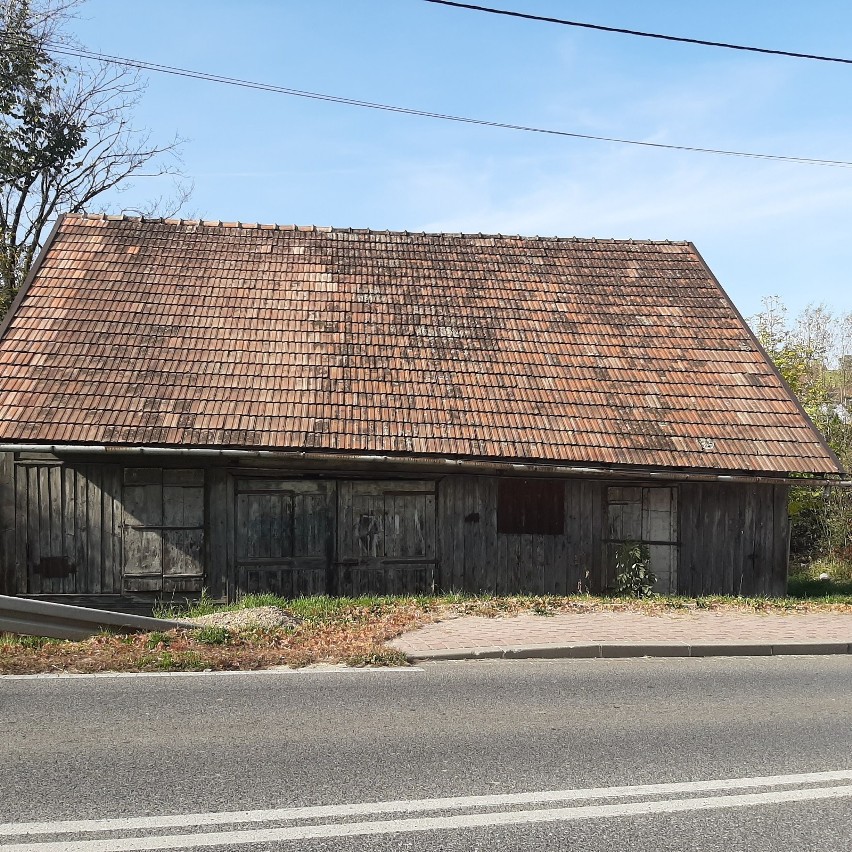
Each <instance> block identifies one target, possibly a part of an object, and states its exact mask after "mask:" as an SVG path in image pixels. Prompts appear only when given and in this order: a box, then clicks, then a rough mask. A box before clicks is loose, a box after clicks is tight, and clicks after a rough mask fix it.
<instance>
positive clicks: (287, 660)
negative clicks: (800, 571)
mask: <svg viewBox="0 0 852 852" xmlns="http://www.w3.org/2000/svg"><path fill="white" fill-rule="evenodd" d="M258 606H280V607H281V608H283V609H285V610H286V611H287V612H288V613H290V614H291V615H292V616H293V617H294V623H293V625H292V626H289V627H279V628H265V629H264V628H260V627H247V628H243V629H240V630H228V629H224V628H222V627H215V628H213V627H207V628H202V629H200V630H176V631H171V632H169V633H147V634H135V635H129V636H121V635H115V634H110V633H102V634H100V635H98V636H95V637H93V638H91V639H88V640H85V641H82V642H69V641H55V640H43V639H35V638H32V637H11V636H6V637H0V674H33V673H46V672H103V671H202V670H207V669H210V670H228V669H262V668H269V667H271V666H282V665H283V666H293V667H301V666H306V665H311V664H314V663H347V664H349V665H402V664H405V662H406V660H405V657H404V656H403V655H402V654H401V653H400V652H398V651H395V650H393V649H389V648H387V647H385V642H387V640H389V639H392V638H393V637H394V636H398V635H399V634H400V633H404V632H405V631H407V630H411V629H413V628H415V627H417V626H420V625H423V624H428V623H430V622H433V621H437V620H440V619H445V618H452V617H457V616H461V615H480V616H486V617H500V616H511V615H516V614H518V613H521V612H534V613H538V614H540V615H543V616H546V615H552V614H555V613H565V612H577V613H584V612H594V611H601V610H607V611H631V612H644V613H646V614H648V615H651V616H652V615H658V614H661V613H664V612H670V611H673V610H674V611H689V610H695V609H701V610H727V611H741V612H814V611H815V612H826V611H833V612H852V597H850V596H843V597H841V596H834V597H824V598H819V599H797V598H779V599H765V598H729V597H708V598H698V599H692V598H658V597H655V598H646V599H641V600H633V599H625V598H601V597H592V596H582V595H580V596H578V595H575V596H571V597H558V596H547V595H544V596H511V597H470V596H462V595H447V596H443V597H414V598H402V597H400V598H395V597H383V598H361V599H357V600H352V599H338V598H327V597H316V598H300V599H298V600H293V601H287V600H283V599H280V598H274V597H272V596H269V595H264V596H255V597H249V598H245V599H243V600H242V601H240V602H238V603H237V604H233V605H231V606H230V607H227V608H226V609H231V610H233V609H252V608H254V607H258ZM215 609H216V607H215V605H214V604H213V603H212V602H210V601H209V600H202V601H201V602H200V603H199V604H196V605H194V606H193V607H190V608H189V609H188V610H185V611H183V612H181V613H178V612H177V611H175V610H171V612H170V614H182V615H186V616H190V617H192V616H198V615H204V614H208V613H210V612H211V611H215Z"/></svg>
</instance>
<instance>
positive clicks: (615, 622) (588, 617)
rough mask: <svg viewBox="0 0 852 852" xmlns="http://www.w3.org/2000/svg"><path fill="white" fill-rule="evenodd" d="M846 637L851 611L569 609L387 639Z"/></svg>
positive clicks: (414, 644) (470, 645)
mask: <svg viewBox="0 0 852 852" xmlns="http://www.w3.org/2000/svg"><path fill="white" fill-rule="evenodd" d="M774 642H779V643H780V642H801V643H821V642H822V643H825V642H847V643H849V644H850V645H852V613H834V612H826V613H807V614H794V613H791V614H782V613H767V614H752V613H740V612H715V611H711V612H690V613H684V614H681V613H666V614H663V615H644V614H642V613H636V612H590V613H568V614H560V615H554V616H540V615H518V616H514V617H511V618H481V617H479V616H463V617H461V618H451V619H448V620H447V621H440V622H437V623H435V624H429V625H427V626H425V627H422V628H420V629H418V630H414V631H412V632H411V633H406V634H404V635H402V636H400V637H399V638H397V639H395V640H394V641H393V642H392V643H391V644H392V645H393V646H394V647H396V648H399V649H400V650H401V651H404V652H405V653H407V654H410V655H412V656H417V654H418V653H424V652H429V651H445V650H462V649H485V648H519V647H529V646H540V645H588V644H606V643H619V644H621V643H637V644H654V645H667V644H678V645H681V644H687V645H692V646H695V645H701V644H705V645H720V644H737V643H738V644H746V643H764V644H766V643H774Z"/></svg>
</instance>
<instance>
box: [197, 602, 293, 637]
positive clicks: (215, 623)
mask: <svg viewBox="0 0 852 852" xmlns="http://www.w3.org/2000/svg"><path fill="white" fill-rule="evenodd" d="M185 620H187V621H191V622H192V623H193V624H198V625H199V626H201V627H225V628H227V629H228V630H233V631H235V632H239V631H240V630H248V629H250V628H257V627H260V628H262V629H264V630H270V629H275V628H279V627H298V625H300V624H301V623H302V620H301V619H300V618H296V617H295V616H294V615H291V614H290V613H289V612H287V611H286V610H284V609H281V607H278V606H258V607H253V608H250V609H235V610H231V611H229V612H213V613H211V614H210V615H200V616H198V618H189V619H185Z"/></svg>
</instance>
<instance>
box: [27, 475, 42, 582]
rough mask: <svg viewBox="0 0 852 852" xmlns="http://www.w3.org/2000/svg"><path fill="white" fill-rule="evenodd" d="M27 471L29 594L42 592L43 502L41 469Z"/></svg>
mask: <svg viewBox="0 0 852 852" xmlns="http://www.w3.org/2000/svg"><path fill="white" fill-rule="evenodd" d="M26 471H27V583H26V590H27V593H28V594H36V595H37V594H39V593H40V592H41V591H42V583H41V574H39V573H36V570H35V569H36V567H37V566H38V565H39V563H40V562H41V547H42V535H41V501H40V498H39V492H40V489H39V485H40V482H39V468H38V467H36V466H35V465H32V466H28V467H27V468H26Z"/></svg>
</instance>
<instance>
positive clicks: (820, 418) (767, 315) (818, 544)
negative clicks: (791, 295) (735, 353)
mask: <svg viewBox="0 0 852 852" xmlns="http://www.w3.org/2000/svg"><path fill="white" fill-rule="evenodd" d="M752 326H753V327H754V330H755V333H756V334H757V336H758V338H759V339H760V342H761V343H762V344H763V347H764V348H765V349H766V351H767V353H768V354H769V355H770V357H771V358H772V359H773V361H774V362H775V364H776V366H777V367H778V370H779V371H780V373H781V375H782V376H784V378H785V380H786V381H787V383H788V384H789V385H790V387H791V388H792V390H793V392H794V393H795V394H796V396H797V397H798V398H799V401H800V402H801V404H802V407H803V408H804V409H805V411H806V412H807V413H808V416H809V417H810V418H811V420H813V422H814V425H815V426H816V427H817V429H819V431H820V432H821V433H822V435H823V437H824V438H825V440H826V443H827V444H828V445H829V446H830V447H831V449H832V450H833V451H834V453H835V454H836V455H837V457H838V458H839V459H840V462H841V464H842V465H843V467H844V468H845V469H846V470H847V471H852V314H847V315H845V316H835V315H834V314H833V313H832V312H831V311H830V310H829V309H828V308H827V307H826V306H825V305H810V306H808V307H807V308H805V309H804V310H803V311H802V312H801V313H800V314H799V315H798V316H797V317H796V318H795V319H794V320H793V321H792V322H791V321H790V320H789V317H788V312H787V308H786V307H785V305H784V304H783V302H782V301H781V300H780V299H779V298H778V297H777V296H770V297H768V298H766V299H764V300H763V311H761V312H760V313H759V314H757V315H756V316H755V317H753V318H752ZM790 515H791V518H792V534H791V550H792V553H793V556H794V557H797V558H800V559H810V558H813V557H815V556H821V555H835V556H840V557H842V558H846V559H852V492H850V490H849V489H831V488H829V489H814V488H808V487H806V486H801V487H796V488H793V489H792V490H791V495H790Z"/></svg>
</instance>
